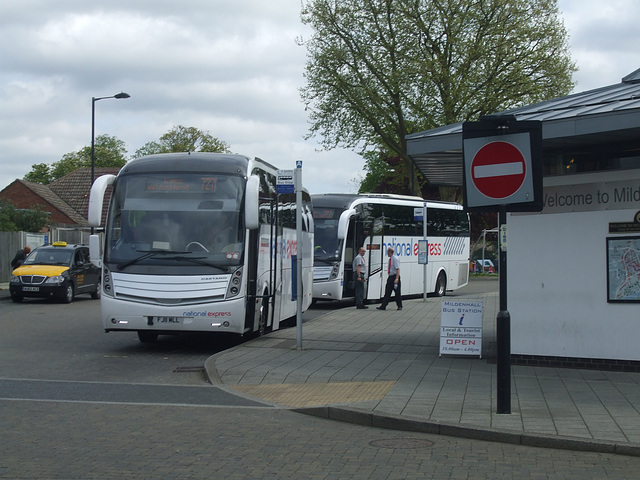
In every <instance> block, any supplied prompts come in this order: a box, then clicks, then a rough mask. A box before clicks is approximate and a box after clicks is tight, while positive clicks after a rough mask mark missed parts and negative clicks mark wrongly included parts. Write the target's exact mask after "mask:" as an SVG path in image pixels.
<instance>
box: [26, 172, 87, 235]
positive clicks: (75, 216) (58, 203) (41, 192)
mask: <svg viewBox="0 0 640 480" xmlns="http://www.w3.org/2000/svg"><path fill="white" fill-rule="evenodd" d="M16 181H17V182H20V183H21V184H22V185H24V186H25V187H26V188H28V189H29V190H31V191H32V192H33V193H35V194H36V195H37V196H38V197H40V198H42V199H43V200H45V201H47V202H49V203H50V204H51V205H53V206H54V207H55V208H57V209H58V210H60V211H61V212H62V213H64V214H65V215H66V216H67V217H69V218H70V219H71V220H73V221H74V222H75V223H77V224H78V225H82V226H86V225H88V223H87V219H86V218H85V217H83V216H82V215H80V214H79V213H78V212H77V211H75V210H74V209H73V208H72V207H71V206H70V205H69V204H68V203H67V202H65V201H64V200H63V199H62V198H60V196H59V195H57V194H56V193H55V192H53V191H52V190H51V189H50V188H49V186H48V185H41V184H39V183H33V182H27V181H26V180H16Z"/></svg>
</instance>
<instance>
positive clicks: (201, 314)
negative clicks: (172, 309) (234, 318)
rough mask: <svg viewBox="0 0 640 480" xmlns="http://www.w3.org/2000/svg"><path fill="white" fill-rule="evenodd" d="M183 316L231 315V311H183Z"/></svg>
mask: <svg viewBox="0 0 640 480" xmlns="http://www.w3.org/2000/svg"><path fill="white" fill-rule="evenodd" d="M182 316H183V317H186V318H196V317H230V316H231V312H196V311H195V310H191V311H189V312H182Z"/></svg>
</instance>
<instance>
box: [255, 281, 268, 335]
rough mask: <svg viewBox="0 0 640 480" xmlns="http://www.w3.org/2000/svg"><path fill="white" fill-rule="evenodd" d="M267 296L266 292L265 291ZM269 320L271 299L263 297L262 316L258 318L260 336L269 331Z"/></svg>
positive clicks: (261, 302) (261, 304)
mask: <svg viewBox="0 0 640 480" xmlns="http://www.w3.org/2000/svg"><path fill="white" fill-rule="evenodd" d="M264 295H265V297H266V295H267V294H266V292H265V294H264ZM268 321H269V300H268V299H267V298H263V299H262V300H261V301H260V318H259V320H258V332H257V334H258V336H262V335H264V334H265V333H267V322H268Z"/></svg>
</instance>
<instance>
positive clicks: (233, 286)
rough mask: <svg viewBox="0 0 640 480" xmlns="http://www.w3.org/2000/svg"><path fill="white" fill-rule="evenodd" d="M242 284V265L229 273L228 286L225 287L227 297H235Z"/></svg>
mask: <svg viewBox="0 0 640 480" xmlns="http://www.w3.org/2000/svg"><path fill="white" fill-rule="evenodd" d="M241 284H242V267H240V268H238V269H237V270H236V271H234V272H233V273H232V274H231V280H230V281H229V288H228V289H227V298H230V297H235V296H236V295H238V294H239V293H240V285H241Z"/></svg>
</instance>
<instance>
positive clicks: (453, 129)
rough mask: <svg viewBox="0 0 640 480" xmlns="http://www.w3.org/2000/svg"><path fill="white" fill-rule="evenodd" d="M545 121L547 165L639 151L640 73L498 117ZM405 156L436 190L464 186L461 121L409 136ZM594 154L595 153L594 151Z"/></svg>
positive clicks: (543, 122)
mask: <svg viewBox="0 0 640 480" xmlns="http://www.w3.org/2000/svg"><path fill="white" fill-rule="evenodd" d="M502 115H513V116H514V117H515V119H516V121H523V120H539V121H541V122H542V141H543V151H544V157H545V162H546V161H547V158H549V157H553V156H554V154H562V153H563V152H575V151H576V149H585V148H587V149H588V148H589V147H590V146H593V147H596V146H597V148H596V150H597V149H598V148H599V149H601V148H607V146H612V145H615V148H616V149H625V148H629V149H635V150H636V154H635V155H638V153H637V149H638V148H639V147H638V143H639V139H640V69H638V70H636V71H634V72H633V73H631V74H629V75H627V76H626V77H624V78H623V79H622V82H621V83H618V84H615V85H610V86H607V87H601V88H597V89H594V90H589V91H586V92H582V93H576V94H572V95H568V96H566V97H561V98H557V99H554V100H548V101H545V102H541V103H536V104H534V105H528V106H525V107H520V108H514V109H512V110H507V111H504V112H500V113H496V114H493V115H491V117H497V116H502ZM406 139H407V153H408V155H409V157H410V158H411V159H412V161H413V163H414V165H415V166H416V167H417V168H418V169H419V170H420V172H421V173H422V174H423V175H424V176H425V177H426V178H427V179H429V182H430V183H431V184H432V185H436V186H462V171H463V156H462V122H461V123H456V124H453V125H447V126H444V127H440V128H436V129H433V130H427V131H424V132H419V133H415V134H411V135H407V137H406ZM591 153H592V154H593V153H594V151H593V149H592V150H591Z"/></svg>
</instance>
